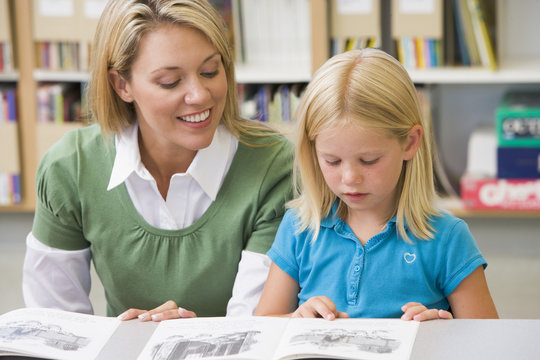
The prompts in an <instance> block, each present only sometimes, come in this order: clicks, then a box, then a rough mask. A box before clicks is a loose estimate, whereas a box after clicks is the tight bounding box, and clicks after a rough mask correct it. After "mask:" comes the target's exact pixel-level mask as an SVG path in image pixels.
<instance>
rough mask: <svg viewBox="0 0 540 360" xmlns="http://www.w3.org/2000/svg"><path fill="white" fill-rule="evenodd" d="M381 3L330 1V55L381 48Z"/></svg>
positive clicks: (378, 1) (372, 0) (374, 0)
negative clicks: (368, 48) (367, 48)
mask: <svg viewBox="0 0 540 360" xmlns="http://www.w3.org/2000/svg"><path fill="white" fill-rule="evenodd" d="M380 14H381V3H380V0H371V1H343V0H331V1H330V38H331V47H332V48H331V52H332V54H331V55H336V54H339V53H342V52H344V51H349V50H353V49H362V48H366V47H380V46H381V15H380Z"/></svg>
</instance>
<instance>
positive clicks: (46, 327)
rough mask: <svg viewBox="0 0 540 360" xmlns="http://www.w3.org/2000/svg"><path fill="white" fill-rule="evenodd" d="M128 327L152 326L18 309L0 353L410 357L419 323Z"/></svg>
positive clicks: (249, 320) (254, 359)
mask: <svg viewBox="0 0 540 360" xmlns="http://www.w3.org/2000/svg"><path fill="white" fill-rule="evenodd" d="M128 325H129V327H131V328H133V326H135V327H141V330H143V329H150V328H149V327H147V325H151V324H148V323H140V322H138V320H131V321H129V322H121V321H119V320H117V319H115V318H106V317H100V316H92V315H83V314H76V313H68V312H63V311H58V310H47V309H20V310H16V311H14V312H11V313H7V314H4V315H2V316H0V355H2V354H4V355H5V354H12V355H13V354H18V355H26V356H39V357H40V358H54V359H67V360H69V359H77V360H79V359H96V358H97V359H108V358H111V357H110V356H116V355H111V353H109V354H107V353H108V352H110V350H111V349H112V350H114V351H113V352H112V353H115V354H118V351H119V350H120V353H122V349H118V347H119V346H124V347H126V349H125V350H128V349H127V347H129V348H133V347H138V348H141V347H142V345H141V344H142V343H145V345H144V348H143V349H142V351H141V352H140V353H138V354H137V355H138V359H139V360H150V359H151V360H158V359H159V360H168V359H193V358H202V359H208V360H210V359H217V358H219V359H246V360H266V359H268V360H274V359H275V360H278V359H279V360H285V359H301V358H316V357H322V358H336V359H409V357H410V353H411V349H412V346H413V344H414V339H415V337H416V333H417V330H418V323H417V322H412V321H409V322H406V321H402V320H399V319H337V320H334V321H327V320H322V319H288V318H270V317H246V318H230V317H229V318H226V317H220V318H195V319H180V320H170V321H163V322H161V323H159V325H158V326H156V327H155V330H153V332H146V331H142V332H141V333H144V334H145V335H144V336H142V337H139V338H132V337H131V336H129V339H128V338H126V336H123V335H122V327H125V326H128ZM6 350H7V351H9V352H8V353H6V352H2V351H6ZM124 354H125V353H124ZM109 355H110V356H109Z"/></svg>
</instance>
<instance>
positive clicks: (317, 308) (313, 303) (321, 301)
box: [291, 296, 349, 320]
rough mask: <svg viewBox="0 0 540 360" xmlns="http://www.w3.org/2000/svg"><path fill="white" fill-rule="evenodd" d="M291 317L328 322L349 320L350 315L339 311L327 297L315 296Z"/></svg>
mask: <svg viewBox="0 0 540 360" xmlns="http://www.w3.org/2000/svg"><path fill="white" fill-rule="evenodd" d="M291 317H299V318H316V317H322V318H324V319H326V320H334V319H335V318H348V317H349V314H347V313H344V312H341V311H337V309H336V305H335V304H334V302H333V301H332V300H330V299H329V298H328V297H326V296H314V297H312V298H310V299H309V300H308V301H306V302H305V303H303V304H302V305H300V307H299V308H298V309H296V311H295V312H293V313H292V315H291Z"/></svg>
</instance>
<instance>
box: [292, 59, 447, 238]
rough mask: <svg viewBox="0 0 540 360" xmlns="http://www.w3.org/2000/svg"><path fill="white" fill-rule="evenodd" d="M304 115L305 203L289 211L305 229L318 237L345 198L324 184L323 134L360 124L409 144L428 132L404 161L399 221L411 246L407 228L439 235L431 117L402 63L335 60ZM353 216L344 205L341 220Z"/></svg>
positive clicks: (299, 177) (321, 74)
mask: <svg viewBox="0 0 540 360" xmlns="http://www.w3.org/2000/svg"><path fill="white" fill-rule="evenodd" d="M296 117H297V121H298V132H297V143H296V160H295V161H296V164H295V165H296V166H295V174H294V176H295V178H296V181H295V183H296V184H299V185H298V186H299V188H298V189H297V192H298V196H297V198H296V199H295V200H293V201H291V202H289V204H288V206H289V207H291V208H293V209H296V210H297V212H298V214H299V218H300V231H302V230H305V229H309V230H310V231H311V232H312V233H313V239H314V240H315V239H316V237H317V235H318V231H319V227H320V222H321V219H323V218H324V217H326V216H328V214H329V213H330V211H331V208H332V205H333V203H334V202H335V201H336V198H337V197H336V195H335V194H334V193H333V192H332V191H331V190H330V188H329V187H328V185H327V184H326V182H325V181H324V178H323V174H322V172H321V170H320V167H319V164H318V161H317V156H316V152H315V138H316V136H317V134H319V133H320V132H321V131H323V130H325V129H328V128H331V127H335V126H341V125H345V124H351V123H352V124H358V125H361V126H362V127H368V128H371V129H380V130H384V131H386V132H388V134H390V135H391V136H395V137H396V138H397V139H398V141H400V142H401V143H402V144H404V143H405V142H406V140H407V137H408V135H409V132H410V130H411V128H412V127H413V126H415V125H420V126H421V127H422V128H423V136H422V138H421V143H420V147H419V148H418V151H417V153H416V154H415V156H414V157H413V158H412V159H411V160H409V161H406V162H405V163H404V166H403V171H402V173H401V177H400V180H399V182H398V200H397V204H396V207H395V212H394V213H393V215H392V216H394V215H395V216H396V220H397V221H396V223H397V229H398V233H399V235H400V236H401V237H403V239H405V241H410V239H409V236H408V235H407V233H406V229H405V224H406V225H407V228H408V229H409V230H410V231H411V233H412V234H413V235H414V236H416V237H418V238H420V239H425V240H428V239H430V238H432V237H433V231H434V230H433V228H432V227H431V226H430V225H429V219H430V218H431V216H433V215H436V214H438V213H439V212H438V211H437V210H436V209H435V207H434V202H433V201H434V198H435V195H436V192H435V185H434V176H433V165H432V159H433V158H432V155H433V151H434V145H433V136H432V129H431V124H430V123H429V121H430V119H422V111H421V108H420V105H419V101H418V95H417V92H416V88H415V87H414V84H413V83H412V81H411V79H410V77H409V75H408V74H407V71H406V70H405V69H404V68H403V66H401V64H400V63H399V62H398V61H397V60H396V59H394V58H393V57H392V56H390V55H388V54H386V53H385V52H384V51H382V50H378V49H371V48H368V49H363V50H353V51H349V52H345V53H342V54H339V55H336V56H334V57H332V58H331V59H329V60H328V61H327V62H326V63H325V64H324V65H323V66H322V67H321V68H320V69H319V70H318V71H317V72H316V73H315V75H314V77H313V79H312V80H311V82H310V83H309V84H308V86H307V88H306V91H305V93H304V95H303V97H302V99H301V101H300V104H299V106H298V109H297V113H296ZM338 200H339V199H338ZM347 211H348V210H347V206H346V204H344V203H343V202H342V201H340V200H339V204H338V216H340V217H341V218H342V219H345V218H346V215H347ZM388 220H390V218H389V219H387V221H388Z"/></svg>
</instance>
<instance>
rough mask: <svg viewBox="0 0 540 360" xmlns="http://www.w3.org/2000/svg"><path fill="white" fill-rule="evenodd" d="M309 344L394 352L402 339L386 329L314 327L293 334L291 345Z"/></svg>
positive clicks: (322, 346) (324, 347)
mask: <svg viewBox="0 0 540 360" xmlns="http://www.w3.org/2000/svg"><path fill="white" fill-rule="evenodd" d="M306 344H307V345H309V346H313V347H316V348H319V349H321V350H322V349H331V348H343V349H349V350H361V351H367V352H372V353H379V354H386V353H392V352H394V351H395V350H397V349H398V348H399V346H400V341H399V340H398V339H395V338H393V337H392V336H391V335H390V334H388V332H387V331H384V330H373V331H365V330H348V329H313V330H310V331H309V332H306V333H302V334H298V335H295V336H293V337H292V338H291V339H290V341H289V345H290V346H295V345H306Z"/></svg>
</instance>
